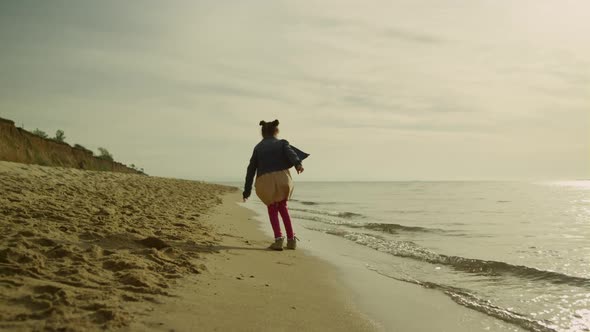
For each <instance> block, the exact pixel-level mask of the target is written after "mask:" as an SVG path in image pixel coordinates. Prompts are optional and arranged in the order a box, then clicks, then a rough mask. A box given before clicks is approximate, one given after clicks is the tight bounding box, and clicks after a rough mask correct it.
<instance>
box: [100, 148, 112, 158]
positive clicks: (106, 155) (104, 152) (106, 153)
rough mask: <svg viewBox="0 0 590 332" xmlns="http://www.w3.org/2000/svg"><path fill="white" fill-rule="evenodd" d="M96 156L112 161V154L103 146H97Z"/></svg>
mask: <svg viewBox="0 0 590 332" xmlns="http://www.w3.org/2000/svg"><path fill="white" fill-rule="evenodd" d="M98 158H100V159H104V160H110V161H114V159H113V155H112V154H111V153H110V152H109V150H107V149H105V148H98Z"/></svg>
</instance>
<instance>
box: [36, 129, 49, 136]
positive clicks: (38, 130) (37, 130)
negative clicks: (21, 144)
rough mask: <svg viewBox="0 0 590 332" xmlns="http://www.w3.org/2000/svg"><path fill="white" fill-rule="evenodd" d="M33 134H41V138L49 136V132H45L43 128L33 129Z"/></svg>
mask: <svg viewBox="0 0 590 332" xmlns="http://www.w3.org/2000/svg"><path fill="white" fill-rule="evenodd" d="M33 135H36V136H39V137H41V138H47V137H48V136H47V133H46V132H44V131H43V130H41V129H39V128H37V129H35V130H33Z"/></svg>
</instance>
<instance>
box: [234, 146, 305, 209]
mask: <svg viewBox="0 0 590 332" xmlns="http://www.w3.org/2000/svg"><path fill="white" fill-rule="evenodd" d="M307 156H308V154H307V153H304V152H301V151H299V150H298V149H297V148H295V147H292V146H291V145H290V144H289V142H288V141H287V140H284V139H281V140H280V139H278V138H276V137H266V138H264V139H263V140H262V141H260V143H258V144H257V145H256V146H255V147H254V152H252V157H251V158H250V164H249V165H248V171H247V173H246V184H245V185H244V192H243V194H242V195H243V197H244V198H248V197H250V194H251V192H252V183H253V182H254V175H255V174H256V176H261V175H263V174H266V173H271V172H276V171H281V170H284V169H289V168H291V167H293V166H299V165H301V161H302V160H303V159H305V158H306V157H307Z"/></svg>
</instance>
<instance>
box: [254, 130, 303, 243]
mask: <svg viewBox="0 0 590 332" xmlns="http://www.w3.org/2000/svg"><path fill="white" fill-rule="evenodd" d="M260 126H261V127H262V141H260V143H258V144H257V145H256V147H254V152H253V153H252V157H251V158H250V164H249V165H248V171H247V173H246V184H245V185H244V193H243V197H244V202H245V201H246V200H247V199H248V197H250V194H251V192H252V182H253V181H254V175H255V174H256V183H255V185H254V186H255V187H256V195H257V196H258V198H260V200H261V201H262V202H263V203H264V204H266V206H267V208H268V216H269V218H270V224H271V226H272V230H273V232H274V237H275V241H274V243H273V244H271V245H270V247H269V248H270V249H273V250H283V244H284V239H285V238H284V237H283V235H282V233H281V225H280V223H279V214H280V215H281V218H282V219H283V224H284V225H285V231H286V233H287V249H296V248H297V238H296V237H295V233H294V232H293V226H292V225H291V217H290V216H289V210H288V209H287V200H289V198H290V197H291V193H292V192H293V180H292V179H291V173H290V172H289V168H291V167H293V166H295V169H296V170H297V174H300V173H302V172H303V165H302V164H301V161H302V160H303V159H305V158H306V157H307V156H309V155H308V154H306V153H303V152H301V151H299V150H298V149H297V148H295V147H292V146H291V145H289V142H288V141H286V140H280V139H278V138H277V135H278V133H279V127H278V126H279V120H274V121H273V122H265V121H260Z"/></svg>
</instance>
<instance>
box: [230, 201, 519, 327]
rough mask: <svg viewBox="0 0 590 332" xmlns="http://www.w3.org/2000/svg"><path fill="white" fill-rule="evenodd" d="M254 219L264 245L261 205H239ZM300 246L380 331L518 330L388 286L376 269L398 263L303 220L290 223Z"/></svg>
mask: <svg viewBox="0 0 590 332" xmlns="http://www.w3.org/2000/svg"><path fill="white" fill-rule="evenodd" d="M240 205H242V206H244V207H246V208H248V209H249V210H251V211H253V212H254V213H255V214H256V217H255V218H256V219H257V221H258V228H259V230H260V231H261V232H263V233H265V234H266V235H267V237H268V238H269V239H271V238H272V231H271V228H270V226H269V225H268V221H267V216H266V214H265V212H264V210H265V209H264V207H263V205H262V203H261V202H258V201H256V200H251V201H249V202H248V203H245V204H240ZM292 219H293V227H294V229H295V233H296V234H297V236H298V237H300V239H301V242H300V246H299V248H298V250H301V251H303V252H304V253H305V254H306V255H309V256H311V257H315V258H317V259H320V260H321V261H322V262H323V263H324V264H325V265H327V266H328V267H329V268H330V269H332V270H333V271H334V272H335V273H336V275H338V281H339V284H340V286H341V289H342V290H345V291H346V292H347V296H348V297H349V298H350V299H351V300H352V301H353V302H354V304H355V307H356V308H357V310H358V311H359V312H360V313H361V314H362V315H363V316H364V317H367V318H368V319H369V320H370V321H371V322H373V324H374V326H376V328H377V329H378V330H382V331H424V332H430V331H448V332H472V331H511V332H524V331H525V330H523V329H522V328H520V327H519V326H516V325H513V324H510V323H507V322H504V321H502V320H499V319H496V318H493V317H490V316H488V315H485V314H483V313H481V312H478V311H475V310H472V309H469V308H466V307H464V306H460V305H458V304H457V303H455V302H454V301H453V300H452V299H451V298H450V297H449V296H447V295H446V294H444V293H442V292H440V291H438V290H434V289H429V288H425V287H422V286H418V285H415V284H411V283H407V282H402V281H399V280H394V279H391V278H389V277H386V276H384V275H381V274H379V273H378V272H376V271H375V270H374V268H375V267H376V266H399V267H403V264H405V263H406V262H404V260H403V258H399V257H393V256H391V255H389V254H387V253H384V252H380V251H377V250H374V249H371V248H368V247H365V246H360V245H358V244H356V243H354V242H351V241H349V240H346V239H344V238H342V237H338V236H334V235H330V234H326V233H324V232H322V231H318V230H317V226H316V225H314V224H312V223H308V222H306V221H305V220H301V219H298V218H296V217H294V218H293V217H292Z"/></svg>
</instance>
